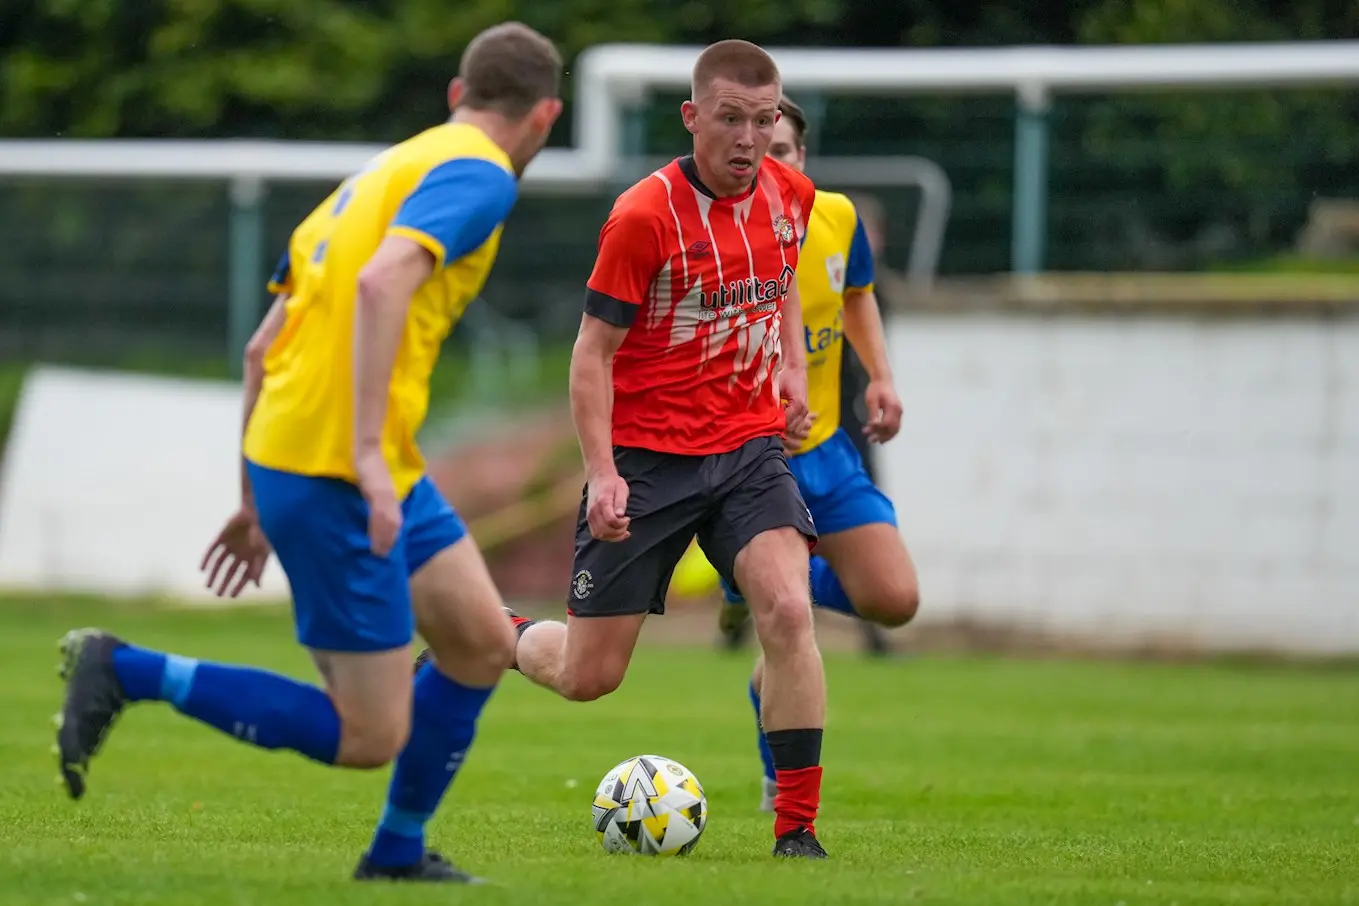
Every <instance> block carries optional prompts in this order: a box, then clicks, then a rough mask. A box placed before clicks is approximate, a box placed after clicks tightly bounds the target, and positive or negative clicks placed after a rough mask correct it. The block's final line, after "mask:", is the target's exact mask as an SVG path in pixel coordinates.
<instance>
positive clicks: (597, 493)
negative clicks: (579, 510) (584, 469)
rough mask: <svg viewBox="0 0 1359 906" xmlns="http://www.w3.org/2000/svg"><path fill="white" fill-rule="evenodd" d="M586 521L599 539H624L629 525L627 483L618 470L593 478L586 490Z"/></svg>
mask: <svg viewBox="0 0 1359 906" xmlns="http://www.w3.org/2000/svg"><path fill="white" fill-rule="evenodd" d="M585 520H586V521H587V522H589V523H590V534H591V535H593V536H594V537H596V538H598V539H599V540H600V541H623V540H625V539H627V538H628V537H630V536H631V534H632V533H631V532H629V531H628V525H629V524H630V523H631V522H632V520H631V519H629V518H628V483H627V482H626V481H624V480H623V476H621V475H619V474H618V473H616V472H615V473H614V474H612V475H602V476H600V477H598V478H592V479H590V483H589V485H588V486H587V490H586V492H585Z"/></svg>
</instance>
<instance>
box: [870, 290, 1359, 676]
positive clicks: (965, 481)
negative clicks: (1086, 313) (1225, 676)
mask: <svg viewBox="0 0 1359 906" xmlns="http://www.w3.org/2000/svg"><path fill="white" fill-rule="evenodd" d="M889 345H890V348H891V351H892V356H893V362H894V365H895V370H896V376H897V382H898V385H899V388H900V390H901V393H902V396H903V399H904V402H905V408H906V415H905V426H904V428H903V431H902V434H901V436H900V437H899V438H898V439H897V440H896V441H894V442H893V443H891V444H889V445H887V446H886V447H884V448H881V449H880V453H879V459H878V462H879V464H880V466H881V469H882V473H883V475H884V483H885V485H886V490H887V491H888V493H889V494H890V495H891V496H892V498H893V499H894V500H895V501H896V503H897V506H898V507H899V510H900V513H901V517H902V525H903V531H904V533H905V535H906V538H907V541H908V543H909V544H910V545H911V547H912V549H913V552H914V554H915V557H916V559H917V561H918V566H919V570H920V576H921V583H922V593H923V607H924V609H923V610H922V614H921V619H922V621H923V620H935V621H952V620H956V619H960V618H974V619H977V620H980V621H983V622H993V623H997V624H1001V625H1015V626H1021V627H1024V628H1029V629H1036V630H1045V631H1053V632H1056V633H1060V634H1070V635H1075V636H1088V637H1093V638H1095V639H1098V640H1101V641H1104V642H1108V643H1112V644H1124V643H1127V644H1136V643H1140V642H1143V641H1147V640H1149V639H1154V638H1157V637H1160V638H1164V639H1171V640H1177V641H1182V642H1191V643H1196V644H1202V645H1206V646H1209V647H1215V648H1224V649H1232V648H1270V649H1283V650H1297V651H1310V652H1359V321H1356V320H1353V319H1349V320H1345V319H1336V320H1327V319H1321V318H1316V319H1307V320H1284V319H1268V320H1265V319H1261V320H1241V319H1204V320H1192V319H1171V318H1152V317H1127V318H1124V317H1112V316H1104V317H1101V316H1095V317H1082V316H1073V315H1054V316H1051V317H1039V316H1023V315H1017V316H1004V315H996V314H982V315H957V316H916V317H907V318H903V319H899V320H897V321H896V322H894V323H893V324H892V325H891V327H890V328H889Z"/></svg>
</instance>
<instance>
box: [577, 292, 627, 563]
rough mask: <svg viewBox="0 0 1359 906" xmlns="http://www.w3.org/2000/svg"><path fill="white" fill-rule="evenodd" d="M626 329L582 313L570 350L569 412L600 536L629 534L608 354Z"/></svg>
mask: <svg viewBox="0 0 1359 906" xmlns="http://www.w3.org/2000/svg"><path fill="white" fill-rule="evenodd" d="M627 335H628V329H627V328H626V327H616V326H614V325H613V324H609V323H608V322H606V321H603V320H601V319H599V318H596V317H595V316H593V315H589V314H587V315H583V316H582V317H581V319H580V333H579V334H578V335H577V337H576V344H575V347H574V348H573V349H572V350H571V417H572V419H573V420H574V421H575V425H576V435H577V437H579V439H580V452H581V455H582V457H583V458H584V460H585V478H586V482H587V485H588V487H589V491H588V498H587V500H588V502H587V504H586V507H587V515H588V520H589V523H590V531H591V533H592V534H593V535H594V536H595V537H596V538H598V539H600V540H601V541H622V540H623V539H625V538H627V537H628V517H627V507H628V483H627V482H626V481H624V480H623V478H622V477H621V476H619V474H618V469H617V467H616V466H615V465H614V461H613V357H614V353H616V352H618V347H620V346H622V345H623V340H624V339H625V338H626V337H627Z"/></svg>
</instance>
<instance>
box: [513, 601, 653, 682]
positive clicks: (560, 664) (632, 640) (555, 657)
mask: <svg viewBox="0 0 1359 906" xmlns="http://www.w3.org/2000/svg"><path fill="white" fill-rule="evenodd" d="M568 619H569V622H567V623H558V622H555V621H549V620H544V621H541V622H532V623H530V624H529V625H527V626H525V627H524V629H523V632H522V633H521V634H520V636H519V645H518V647H517V649H516V657H517V660H518V663H519V672H520V673H522V674H524V676H526V677H528V678H529V679H530V680H532V681H533V682H534V683H537V684H538V685H540V686H546V687H547V688H549V689H552V690H554V691H555V692H556V693H557V694H558V695H560V696H561V697H562V698H565V699H567V700H568V701H577V702H588V701H594V700H596V699H599V698H603V697H604V696H605V695H608V694H609V693H611V692H613V691H614V690H615V689H617V688H618V687H619V686H620V685H622V682H623V677H624V676H626V675H627V671H628V664H629V663H630V662H631V660H632V651H633V648H634V647H636V645H637V636H638V634H639V633H640V632H641V629H642V621H643V620H644V619H646V614H642V613H639V614H619V615H616V616H605V617H574V616H573V617H570V618H568Z"/></svg>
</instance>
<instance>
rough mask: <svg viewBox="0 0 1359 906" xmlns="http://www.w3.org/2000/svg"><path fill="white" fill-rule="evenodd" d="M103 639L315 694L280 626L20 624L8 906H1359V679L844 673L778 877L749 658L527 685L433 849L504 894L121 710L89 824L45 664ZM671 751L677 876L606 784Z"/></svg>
mask: <svg viewBox="0 0 1359 906" xmlns="http://www.w3.org/2000/svg"><path fill="white" fill-rule="evenodd" d="M90 623H95V624H99V625H104V626H107V627H109V628H110V629H113V630H114V631H117V632H119V633H122V634H124V635H125V636H126V637H128V638H130V639H133V640H136V641H139V642H142V643H145V644H148V645H152V646H159V647H167V648H171V649H174V650H177V651H181V652H183V653H186V654H191V655H196V656H199V657H203V658H213V659H229V660H235V661H245V662H249V663H252V664H258V665H261V666H265V667H270V668H274V669H278V670H281V671H284V672H287V673H290V674H292V675H295V676H301V677H309V676H310V670H309V665H308V663H307V661H306V660H305V658H304V656H303V655H302V653H301V652H300V651H298V650H297V649H296V648H295V646H294V645H293V644H292V641H291V631H290V629H291V627H290V625H289V622H288V619H287V615H286V613H285V612H283V611H281V610H278V609H272V608H270V609H264V608H255V609H240V610H232V611H218V612H207V613H203V612H185V611H164V610H161V611H157V610H154V609H151V608H149V607H137V608H132V607H115V606H114V605H110V604H106V603H99V602H89V601H86V602H72V601H64V600H47V601H43V602H40V603H37V604H34V603H21V602H19V601H16V600H13V599H8V598H6V599H0V702H3V714H2V715H0V727H2V729H0V767H3V772H2V773H0V903H3V904H5V906H38V904H44V906H46V904H72V903H88V904H108V906H113V904H176V906H189V904H204V906H228V904H239V906H262V904H271V903H279V904H296V906H306V904H325V906H344V904H358V903H363V904H373V903H376V904H405V903H411V904H414V903H420V904H427V903H448V902H459V903H478V904H517V906H522V904H533V906H549V904H558V903H580V904H605V903H613V902H618V903H637V904H648V906H666V904H677V906H678V904H684V906H695V904H702V903H703V902H705V901H707V900H710V899H711V900H712V901H713V902H719V903H723V904H742V903H752V904H756V903H758V904H763V903H815V904H841V903H908V902H909V903H940V904H942V903H975V904H1011V903H1013V904H1021V903H1022V904H1029V903H1035V904H1036V903H1060V904H1082V906H1085V904H1108V906H1115V904H1124V906H1133V904H1159V906H1169V904H1180V906H1189V904H1210V903H1211V904H1219V903H1254V904H1262V906H1264V904H1269V906H1279V904H1286V903H1296V904H1307V906H1320V904H1332V903H1359V674H1357V673H1356V672H1355V671H1353V670H1347V669H1304V668H1281V667H1269V668H1262V667H1241V666H1237V667H1230V666H1221V665H1218V666H1167V665H1152V664H1111V663H1092V662H1057V661H1037V660H1031V661H1025V660H1006V659H996V658H980V657H977V658H962V657H943V656H922V657H918V658H903V659H900V660H896V661H892V662H872V661H867V660H863V659H860V658H859V657H857V656H856V655H853V654H831V655H828V656H827V673H828V677H829V684H830V690H831V702H832V705H831V716H830V728H829V730H828V733H827V736H826V747H825V757H824V762H825V766H826V780H825V789H824V802H823V808H822V815H821V820H820V821H819V822H818V826H819V830H820V832H821V836H822V839H823V840H824V841H825V844H826V846H827V848H828V849H829V850H830V853H831V856H832V860H831V861H829V862H826V863H824V864H806V863H802V864H787V863H776V862H775V861H774V860H773V859H772V858H771V857H770V856H769V848H770V845H771V844H772V842H773V841H772V837H771V831H770V827H771V825H770V821H769V819H768V817H767V816H765V815H762V814H759V813H757V812H756V811H755V810H754V805H755V799H756V778H757V775H758V765H757V761H756V756H755V753H754V750H753V746H752V736H753V732H754V731H753V729H752V726H751V717H750V713H749V706H748V704H747V701H746V695H745V677H746V672H747V669H748V666H749V659H748V656H747V655H726V654H721V653H718V652H716V651H713V650H708V649H705V648H675V647H657V648H650V649H644V650H641V651H639V656H638V657H637V660H636V663H635V665H634V667H633V670H632V673H631V675H630V676H629V677H628V681H627V683H626V684H625V686H624V688H623V689H622V690H621V691H620V692H619V693H617V694H616V695H614V696H612V697H610V698H608V699H606V700H604V701H601V702H597V703H593V704H588V705H578V704H570V703H566V702H562V701H559V700H557V699H555V698H554V697H552V696H551V695H549V694H548V693H546V692H544V691H542V690H540V689H536V688H533V687H531V686H529V685H528V683H527V682H526V681H524V680H523V678H521V677H519V676H518V675H516V674H511V675H509V676H508V677H507V678H506V681H505V683H504V685H503V686H502V687H501V689H500V690H499V691H498V692H497V694H496V696H495V698H494V699H493V700H492V702H491V705H490V707H489V709H488V710H487V712H486V715H485V717H484V719H483V722H482V727H481V734H480V738H479V740H478V743H477V745H476V747H475V748H474V749H473V751H472V754H471V756H470V758H469V761H468V764H467V766H466V768H465V770H464V771H463V772H462V774H461V776H460V777H459V778H458V780H457V783H456V784H455V786H454V788H453V791H452V794H451V797H450V799H449V800H448V801H447V802H446V803H445V807H444V808H443V810H442V811H441V813H440V815H439V817H438V818H436V820H435V822H434V824H433V825H432V834H431V839H432V842H433V843H434V844H435V845H438V846H440V847H442V848H444V849H445V850H446V851H447V852H448V854H449V855H451V856H452V857H453V858H454V859H456V860H457V861H458V862H459V863H461V864H463V865H465V866H466V867H467V868H468V869H470V870H472V871H474V872H477V873H479V874H482V875H484V876H486V877H488V878H489V879H491V880H492V881H494V882H496V884H495V886H491V887H485V888H471V889H469V888H457V889H447V888H428V887H396V886H379V887H374V886H370V885H357V884H354V883H353V882H350V881H348V880H347V876H348V873H349V871H350V870H351V869H352V867H353V864H354V861H355V859H356V857H357V856H358V854H359V852H360V851H361V849H362V848H363V846H364V845H365V844H366V842H367V840H368V837H369V833H370V829H371V826H372V822H373V820H374V819H375V817H376V815H377V813H378V810H379V808H380V804H381V800H382V796H383V792H384V789H385V784H386V779H387V772H386V771H381V772H374V773H354V772H346V771H337V770H328V769H325V768H322V767H319V766H316V765H312V764H310V763H308V762H306V761H304V760H303V759H301V758H300V757H298V756H295V755H292V754H288V753H268V754H266V753H261V752H259V751H256V750H253V749H250V748H248V747H246V746H244V745H241V744H239V743H236V742H234V741H232V740H230V739H226V738H223V737H222V736H220V735H218V734H217V733H216V732H214V731H212V730H210V729H208V728H206V727H203V726H200V725H198V724H195V723H193V722H190V721H188V720H186V719H184V718H182V717H180V716H179V715H177V714H175V713H173V712H172V711H170V710H169V709H168V708H167V707H165V706H163V705H143V706H138V707H135V708H134V709H133V710H132V711H130V712H129V713H128V714H127V715H126V716H125V717H124V718H123V720H122V721H121V722H120V724H119V725H118V727H117V728H116V729H115V730H114V732H113V734H112V736H111V737H110V739H109V743H108V745H107V746H106V748H105V751H104V753H103V754H102V755H101V756H100V757H99V758H98V759H97V760H96V761H95V763H94V765H93V768H92V770H91V775H90V783H91V786H90V791H89V794H88V795H87V797H86V799H85V800H84V801H82V802H80V803H73V802H70V801H68V800H67V799H66V798H65V795H64V793H63V792H62V791H61V790H60V789H59V788H58V787H57V786H56V785H55V784H54V778H55V775H56V770H55V762H54V759H53V758H52V756H51V755H50V753H49V746H50V745H51V743H52V738H53V731H52V730H51V724H50V717H51V715H52V713H53V712H54V711H55V710H56V707H57V703H58V698H59V692H60V686H59V683H58V681H57V678H56V675H55V672H54V665H55V663H56V649H55V645H54V643H55V641H56V639H57V637H58V636H59V635H60V633H61V632H62V631H64V630H65V629H66V628H68V627H70V626H74V625H85V624H90ZM644 752H657V753H660V754H663V755H667V756H670V757H672V758H676V759H678V760H679V761H681V762H683V763H684V764H686V765H688V766H689V767H690V768H692V769H693V770H694V772H695V773H696V774H697V775H698V776H699V778H700V779H701V780H702V781H703V783H704V785H705V786H706V788H707V792H708V795H709V800H710V806H711V822H710V824H709V826H708V831H707V833H706V834H705V836H704V838H703V840H702V841H701V842H700V844H699V846H698V849H697V850H696V851H695V852H694V854H693V855H692V856H691V857H690V858H688V859H685V860H649V859H643V858H637V857H625V856H608V855H606V854H605V853H604V852H603V851H602V850H600V848H599V847H598V845H597V843H596V842H595V838H594V834H593V833H592V832H591V829H590V799H591V795H592V792H593V789H594V785H595V783H596V782H597V781H598V780H599V778H600V777H601V776H602V775H603V774H604V772H605V771H607V770H608V769H609V768H610V767H612V766H613V765H614V764H615V763H616V762H618V761H620V760H622V759H623V758H625V757H627V756H630V755H635V754H640V753H644Z"/></svg>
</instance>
